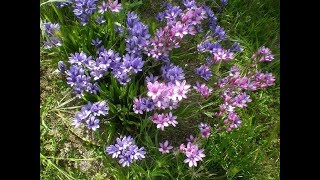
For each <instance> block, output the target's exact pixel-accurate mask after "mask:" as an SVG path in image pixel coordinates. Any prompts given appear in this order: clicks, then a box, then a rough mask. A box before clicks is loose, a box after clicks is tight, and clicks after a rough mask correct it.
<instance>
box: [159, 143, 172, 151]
mask: <svg viewBox="0 0 320 180" xmlns="http://www.w3.org/2000/svg"><path fill="white" fill-rule="evenodd" d="M159 145H160V148H159V151H160V152H161V153H162V154H167V153H169V151H170V150H171V149H172V148H173V147H172V146H171V145H169V142H168V140H166V141H165V142H164V143H159Z"/></svg>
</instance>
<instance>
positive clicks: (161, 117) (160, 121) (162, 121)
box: [150, 113, 169, 131]
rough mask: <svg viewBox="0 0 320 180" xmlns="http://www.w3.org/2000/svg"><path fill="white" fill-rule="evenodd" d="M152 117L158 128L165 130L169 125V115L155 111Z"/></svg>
mask: <svg viewBox="0 0 320 180" xmlns="http://www.w3.org/2000/svg"><path fill="white" fill-rule="evenodd" d="M150 119H151V120H152V121H153V122H154V123H155V124H157V128H158V129H161V130H162V131H163V130H164V128H165V127H168V126H169V123H168V117H167V116H166V115H165V114H158V113H154V114H153V115H152V116H151V117H150Z"/></svg>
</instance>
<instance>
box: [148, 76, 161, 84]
mask: <svg viewBox="0 0 320 180" xmlns="http://www.w3.org/2000/svg"><path fill="white" fill-rule="evenodd" d="M158 78H159V77H158V76H153V74H149V76H147V77H146V82H147V83H148V82H151V83H154V82H155V81H156V80H157V79H158Z"/></svg>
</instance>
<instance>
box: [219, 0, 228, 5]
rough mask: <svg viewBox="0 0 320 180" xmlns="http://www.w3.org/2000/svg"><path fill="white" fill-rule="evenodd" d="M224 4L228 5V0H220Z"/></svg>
mask: <svg viewBox="0 0 320 180" xmlns="http://www.w3.org/2000/svg"><path fill="white" fill-rule="evenodd" d="M220 1H221V4H222V6H226V5H227V4H228V0H220Z"/></svg>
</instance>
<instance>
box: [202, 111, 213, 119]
mask: <svg viewBox="0 0 320 180" xmlns="http://www.w3.org/2000/svg"><path fill="white" fill-rule="evenodd" d="M204 114H205V115H207V116H208V117H209V118H213V115H214V113H213V112H209V111H206V112H204Z"/></svg>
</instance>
